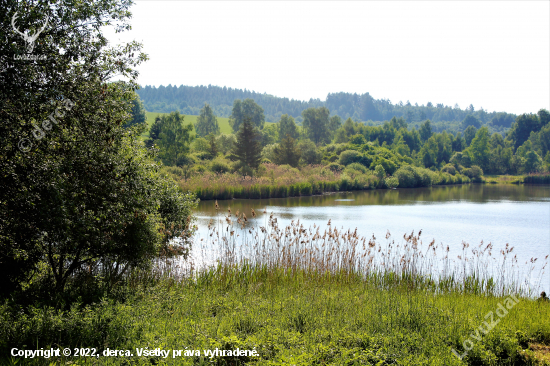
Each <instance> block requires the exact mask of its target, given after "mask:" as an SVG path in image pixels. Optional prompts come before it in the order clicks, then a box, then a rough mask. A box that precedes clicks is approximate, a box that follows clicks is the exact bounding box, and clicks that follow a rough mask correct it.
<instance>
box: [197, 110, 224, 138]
mask: <svg viewBox="0 0 550 366" xmlns="http://www.w3.org/2000/svg"><path fill="white" fill-rule="evenodd" d="M195 130H196V131H197V135H199V136H200V137H206V136H208V135H209V134H213V135H219V134H220V126H219V125H218V119H217V118H216V116H215V115H214V112H213V111H212V108H211V107H210V105H209V104H208V103H204V107H202V109H201V113H200V115H199V117H198V118H197V123H195Z"/></svg>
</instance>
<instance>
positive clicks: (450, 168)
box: [441, 164, 456, 175]
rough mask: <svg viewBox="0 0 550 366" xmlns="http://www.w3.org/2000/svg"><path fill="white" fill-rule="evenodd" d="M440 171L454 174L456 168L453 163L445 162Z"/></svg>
mask: <svg viewBox="0 0 550 366" xmlns="http://www.w3.org/2000/svg"><path fill="white" fill-rule="evenodd" d="M441 171H442V172H445V173H449V174H451V175H455V174H456V168H455V166H454V165H453V164H447V165H445V166H444V167H443V168H441Z"/></svg>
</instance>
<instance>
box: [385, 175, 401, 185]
mask: <svg viewBox="0 0 550 366" xmlns="http://www.w3.org/2000/svg"><path fill="white" fill-rule="evenodd" d="M398 185H399V179H397V178H396V177H389V178H386V186H387V187H388V188H395V187H397V186H398Z"/></svg>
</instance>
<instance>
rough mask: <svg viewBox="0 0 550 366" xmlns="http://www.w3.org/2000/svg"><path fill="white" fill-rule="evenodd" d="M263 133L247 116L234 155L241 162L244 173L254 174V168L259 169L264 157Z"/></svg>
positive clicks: (238, 135) (240, 130)
mask: <svg viewBox="0 0 550 366" xmlns="http://www.w3.org/2000/svg"><path fill="white" fill-rule="evenodd" d="M260 139H261V135H260V133H259V132H258V130H257V129H256V128H254V126H253V125H252V121H251V119H250V118H248V117H245V118H244V121H243V123H242V124H241V127H240V129H239V132H238V133H237V142H236V143H235V147H234V149H233V155H235V157H236V158H237V159H238V160H239V162H240V169H242V174H243V175H252V169H257V168H258V166H259V165H260V160H261V158H262V156H261V154H262V146H261V144H260Z"/></svg>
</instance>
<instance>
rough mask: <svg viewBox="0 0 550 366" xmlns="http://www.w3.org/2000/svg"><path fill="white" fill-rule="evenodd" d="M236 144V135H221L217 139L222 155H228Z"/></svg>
mask: <svg viewBox="0 0 550 366" xmlns="http://www.w3.org/2000/svg"><path fill="white" fill-rule="evenodd" d="M236 142H237V138H236V137H235V135H221V136H218V137H216V144H217V146H218V148H219V149H220V152H221V153H222V154H227V153H228V152H230V151H231V150H233V147H234V146H235V143H236Z"/></svg>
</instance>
